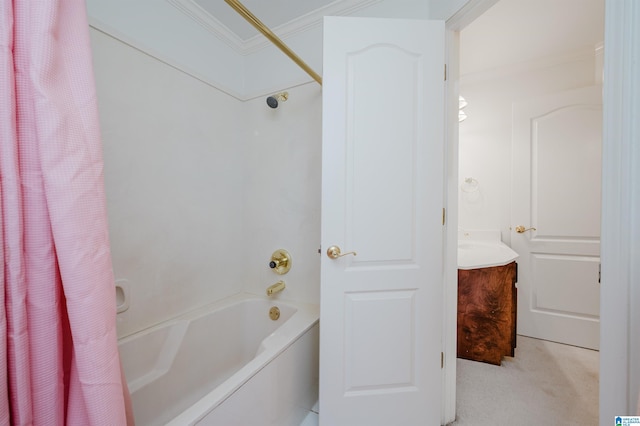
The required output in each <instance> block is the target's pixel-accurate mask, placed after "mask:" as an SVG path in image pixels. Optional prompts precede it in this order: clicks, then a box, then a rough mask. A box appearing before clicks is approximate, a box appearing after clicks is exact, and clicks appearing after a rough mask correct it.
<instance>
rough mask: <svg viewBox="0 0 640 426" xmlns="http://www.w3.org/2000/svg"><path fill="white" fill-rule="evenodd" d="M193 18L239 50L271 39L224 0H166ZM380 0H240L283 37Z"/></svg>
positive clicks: (245, 51)
mask: <svg viewBox="0 0 640 426" xmlns="http://www.w3.org/2000/svg"><path fill="white" fill-rule="evenodd" d="M167 1H168V2H169V3H170V4H172V5H173V6H175V7H177V8H178V9H179V10H181V11H183V12H184V13H186V14H187V15H188V16H189V17H190V18H191V19H193V20H194V21H196V22H197V23H199V24H200V25H203V26H205V27H206V28H207V29H208V30H209V31H211V32H213V33H215V34H217V35H218V37H220V38H221V39H223V40H224V41H225V42H226V43H227V44H228V45H230V46H231V47H233V48H234V49H235V50H236V51H237V52H238V53H241V54H248V53H251V52H254V51H256V50H259V49H261V48H263V47H265V46H266V45H268V41H267V40H266V39H265V37H264V36H262V35H261V34H260V33H259V32H258V31H257V30H256V29H255V28H254V27H253V26H252V25H251V24H249V23H248V22H247V21H246V20H245V19H244V18H243V17H242V16H240V14H238V12H236V11H235V10H234V9H233V8H232V7H231V6H229V5H228V4H227V3H226V2H225V1H224V0H167ZM379 1H381V0H304V1H300V0H269V1H264V0H241V3H242V5H244V6H245V7H246V9H248V10H249V11H250V12H251V13H252V14H253V15H254V16H255V17H256V18H257V19H258V20H260V21H261V22H262V23H263V24H265V25H266V26H267V27H269V29H271V30H273V32H274V33H276V34H277V35H278V36H279V37H280V38H283V39H284V38H286V37H287V36H289V35H291V34H294V33H296V32H299V31H304V30H305V29H307V28H308V27H310V26H314V25H320V24H321V22H322V18H323V17H324V16H331V15H348V14H350V13H351V12H353V11H355V10H358V9H362V8H365V7H367V6H370V5H372V4H374V3H378V2H379Z"/></svg>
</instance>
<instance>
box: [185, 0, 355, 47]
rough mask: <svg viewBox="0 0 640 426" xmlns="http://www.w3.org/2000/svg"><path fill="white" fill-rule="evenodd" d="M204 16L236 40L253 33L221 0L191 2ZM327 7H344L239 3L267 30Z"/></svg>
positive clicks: (321, 2) (281, 1) (275, 0)
mask: <svg viewBox="0 0 640 426" xmlns="http://www.w3.org/2000/svg"><path fill="white" fill-rule="evenodd" d="M193 2H194V3H196V4H197V5H198V6H200V7H201V8H202V9H203V10H204V11H205V12H207V13H209V14H210V15H212V16H214V17H216V18H217V19H218V20H219V21H220V22H222V23H224V25H225V26H226V27H227V28H229V30H231V31H233V32H234V33H235V34H236V35H237V36H238V37H239V38H240V39H242V40H245V41H246V40H248V39H250V38H251V37H253V36H255V35H256V34H257V31H256V30H255V29H254V28H253V27H252V26H251V25H250V24H249V23H248V22H247V21H245V20H244V19H243V18H242V17H240V15H238V13H236V12H235V11H234V10H233V9H232V8H231V7H230V6H229V5H228V4H227V3H226V2H224V1H221V0H193ZM331 3H344V2H342V1H337V2H336V1H335V0H304V1H299V0H269V1H265V0H243V1H242V4H243V5H245V6H246V7H247V9H249V10H250V11H251V13H253V14H254V15H255V16H256V17H257V18H258V19H260V20H261V21H262V22H263V23H264V24H265V25H267V26H268V27H269V28H276V27H279V26H281V25H284V24H286V23H289V22H291V21H293V20H295V19H299V18H300V17H302V16H305V15H309V14H312V13H314V12H316V11H318V10H319V9H323V8H326V7H327V6H328V5H330V4H331Z"/></svg>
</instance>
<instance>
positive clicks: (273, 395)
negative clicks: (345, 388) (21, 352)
mask: <svg viewBox="0 0 640 426" xmlns="http://www.w3.org/2000/svg"><path fill="white" fill-rule="evenodd" d="M272 306H277V307H278V308H279V309H280V312H281V316H280V318H279V319H278V320H276V321H273V320H271V319H270V317H269V309H270V308H271V307H272ZM119 347H120V354H121V358H122V364H123V368H124V371H125V375H126V377H127V382H128V384H129V389H130V391H131V398H132V402H133V409H134V414H135V417H136V425H137V426H147V425H164V424H168V425H173V426H185V425H193V424H200V425H220V426H233V425H242V426H251V425H256V426H258V425H259V426H266V425H273V426H287V425H299V424H300V423H301V422H302V419H304V417H305V415H306V414H307V413H308V410H309V409H311V407H312V406H313V404H314V402H315V401H316V400H317V382H318V308H317V306H313V305H302V304H295V303H291V302H279V301H276V300H271V299H266V298H262V297H258V296H255V295H249V294H238V295H235V296H233V297H231V298H228V299H225V300H223V301H220V302H216V303H214V304H211V305H208V306H205V307H203V308H199V309H197V310H195V311H192V312H189V313H188V314H185V315H182V316H180V317H178V318H176V319H173V320H171V321H167V322H166V323H162V324H159V325H157V326H154V327H152V328H149V329H147V330H144V331H141V332H139V333H136V334H133V335H131V336H128V337H125V338H123V339H121V340H120V342H119Z"/></svg>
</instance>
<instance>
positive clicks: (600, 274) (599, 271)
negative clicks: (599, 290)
mask: <svg viewBox="0 0 640 426" xmlns="http://www.w3.org/2000/svg"><path fill="white" fill-rule="evenodd" d="M601 279H602V263H598V284H600V282H601V281H600V280H601Z"/></svg>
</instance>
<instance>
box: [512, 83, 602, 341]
mask: <svg viewBox="0 0 640 426" xmlns="http://www.w3.org/2000/svg"><path fill="white" fill-rule="evenodd" d="M513 132H514V133H513V172H512V179H513V186H512V189H513V192H512V209H511V211H512V221H513V223H512V229H513V231H512V232H513V234H512V236H511V242H512V246H513V248H514V250H515V251H516V252H518V253H519V254H520V258H519V260H518V289H519V290H518V333H519V334H522V335H525V336H531V337H536V338H540V339H546V340H552V341H557V342H561V343H567V344H571V345H577V346H583V347H587V348H592V349H597V348H598V342H599V304H600V286H599V283H598V268H599V263H600V258H599V256H600V197H601V183H600V181H601V146H602V102H601V88H599V87H588V88H583V89H578V90H572V91H567V92H562V93H558V94H553V95H547V96H543V97H539V98H535V99H531V100H527V101H523V102H520V103H517V104H515V105H514V112H513ZM517 225H523V226H525V227H526V228H529V227H534V228H535V230H531V231H527V232H525V233H516V232H515V227H516V226H517Z"/></svg>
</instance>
